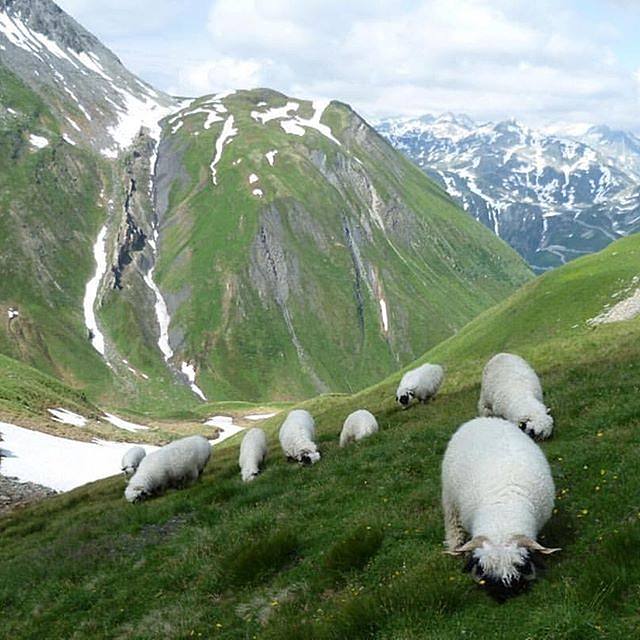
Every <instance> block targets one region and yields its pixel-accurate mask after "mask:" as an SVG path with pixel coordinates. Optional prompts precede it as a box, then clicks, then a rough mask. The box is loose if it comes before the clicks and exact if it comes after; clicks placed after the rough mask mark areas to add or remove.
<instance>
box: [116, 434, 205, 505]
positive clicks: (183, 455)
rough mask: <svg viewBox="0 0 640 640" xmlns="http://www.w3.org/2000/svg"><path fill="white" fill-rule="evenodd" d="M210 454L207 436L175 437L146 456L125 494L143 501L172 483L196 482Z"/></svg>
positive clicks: (179, 484)
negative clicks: (175, 438) (178, 438)
mask: <svg viewBox="0 0 640 640" xmlns="http://www.w3.org/2000/svg"><path fill="white" fill-rule="evenodd" d="M210 457H211V445H210V444H209V441H208V440H207V439H206V438H204V437H203V436H189V437H187V438H180V440H174V441H173V442H170V443H169V444H167V445H165V446H164V447H162V448H161V449H158V450H157V451H153V452H152V453H150V454H149V455H148V456H145V457H144V458H143V459H142V461H141V462H140V466H139V467H138V469H137V471H136V472H135V473H134V475H133V476H132V478H131V479H130V480H129V484H128V486H127V488H126V489H125V492H124V495H125V498H126V499H127V500H128V501H129V502H139V501H140V500H144V499H145V498H148V497H149V496H151V495H153V494H156V493H161V492H162V491H164V490H165V489H167V488H169V487H180V486H183V485H186V484H188V483H190V482H195V481H196V480H197V479H198V478H199V477H200V475H201V474H202V471H203V470H204V468H205V466H206V464H207V462H209V458H210Z"/></svg>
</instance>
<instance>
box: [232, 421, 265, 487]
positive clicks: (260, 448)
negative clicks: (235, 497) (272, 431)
mask: <svg viewBox="0 0 640 640" xmlns="http://www.w3.org/2000/svg"><path fill="white" fill-rule="evenodd" d="M266 456H267V436H266V435H265V433H264V431H263V430H262V429H258V428H257V427H254V428H253V429H249V431H247V433H246V434H245V435H244V438H242V443H241V444H240V457H239V458H238V464H239V465H240V475H241V476H242V480H243V482H251V481H252V480H253V479H254V478H255V477H256V476H257V475H258V474H259V473H260V465H261V464H262V463H263V462H264V459H265V458H266Z"/></svg>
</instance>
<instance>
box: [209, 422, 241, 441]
mask: <svg viewBox="0 0 640 640" xmlns="http://www.w3.org/2000/svg"><path fill="white" fill-rule="evenodd" d="M205 425H206V426H207V427H218V428H219V429H220V434H219V435H218V437H217V438H216V439H215V440H209V442H210V443H211V446H215V445H217V444H220V443H221V442H224V441H225V440H227V439H228V438H231V437H232V436H235V435H236V433H240V432H241V431H244V427H240V426H238V425H237V424H233V418H232V417H230V416H213V417H212V418H209V419H208V420H207V421H206V422H205Z"/></svg>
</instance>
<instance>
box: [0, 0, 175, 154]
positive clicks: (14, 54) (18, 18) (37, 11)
mask: <svg viewBox="0 0 640 640" xmlns="http://www.w3.org/2000/svg"><path fill="white" fill-rule="evenodd" d="M0 62H2V63H3V64H4V65H6V66H7V67H8V68H10V69H12V70H13V71H14V73H16V74H17V75H18V76H19V77H20V78H21V79H22V80H23V81H24V82H25V83H26V84H27V85H28V86H29V87H30V88H31V89H33V90H34V91H35V92H36V93H38V94H40V95H46V102H47V105H48V106H49V107H50V109H51V110H52V111H53V113H54V114H55V115H56V116H58V117H59V119H60V124H61V128H62V131H63V134H64V139H65V141H66V142H67V143H68V144H71V145H75V144H77V143H78V142H84V143H86V144H88V145H90V146H91V147H92V148H93V149H95V150H96V151H99V152H100V153H101V154H102V155H103V156H105V157H108V158H115V157H116V156H117V155H118V152H119V151H121V150H122V149H125V148H126V147H128V146H129V145H130V144H131V142H132V141H133V138H134V137H135V136H136V135H137V134H138V132H139V130H140V125H141V124H143V125H145V126H147V127H148V128H149V129H150V130H151V131H152V132H155V136H154V137H156V138H157V137H158V136H159V127H158V126H157V123H158V121H159V120H160V119H161V118H162V117H163V116H164V115H167V114H168V113H170V112H171V110H172V109H173V108H174V107H176V106H177V105H179V101H178V100H176V99H175V98H171V97H169V96H167V95H166V94H163V93H162V92H160V91H156V90H155V89H153V88H152V87H151V86H150V85H148V84H146V83H145V82H143V81H141V80H140V79H139V78H137V77H136V76H134V75H133V74H132V73H131V72H130V71H128V70H127V69H126V68H125V67H124V66H123V64H122V63H121V62H120V60H119V59H118V58H117V57H116V56H115V55H114V54H113V53H112V52H111V51H110V50H109V49H107V48H106V47H105V46H104V45H103V44H102V43H101V42H100V41H99V40H98V39H97V38H96V37H95V36H94V35H93V34H91V33H89V32H88V31H87V30H86V29H84V28H83V27H82V26H81V25H79V24H78V23H77V22H76V21H75V20H73V18H71V17H70V16H68V15H67V14H66V13H64V12H63V11H62V10H61V9H60V8H59V7H58V6H57V5H55V4H54V3H53V2H50V1H49V0H0Z"/></svg>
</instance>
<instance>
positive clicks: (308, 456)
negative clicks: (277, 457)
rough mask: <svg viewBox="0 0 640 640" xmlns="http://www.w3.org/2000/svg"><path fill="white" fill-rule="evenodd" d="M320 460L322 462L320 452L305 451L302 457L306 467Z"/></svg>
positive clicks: (301, 460) (301, 459)
mask: <svg viewBox="0 0 640 640" xmlns="http://www.w3.org/2000/svg"><path fill="white" fill-rule="evenodd" d="M318 460H320V452H319V451H311V450H309V451H303V452H302V454H301V455H300V462H301V463H302V464H305V465H312V464H315V463H316V462H318Z"/></svg>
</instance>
